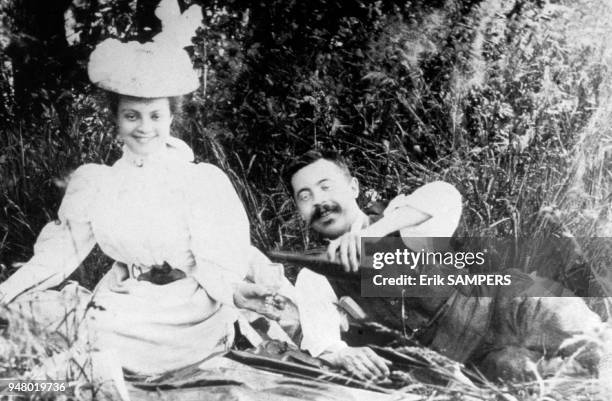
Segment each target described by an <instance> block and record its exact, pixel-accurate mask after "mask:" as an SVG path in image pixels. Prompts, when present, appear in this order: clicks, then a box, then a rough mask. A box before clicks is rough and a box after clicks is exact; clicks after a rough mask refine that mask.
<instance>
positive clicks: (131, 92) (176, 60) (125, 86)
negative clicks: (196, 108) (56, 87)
mask: <svg viewBox="0 0 612 401" xmlns="http://www.w3.org/2000/svg"><path fill="white" fill-rule="evenodd" d="M155 15H156V16H157V17H158V18H159V19H160V20H161V21H162V32H161V33H159V34H158V35H156V36H155V37H154V38H153V41H152V42H147V43H139V42H135V41H133V42H127V43H123V42H120V41H119V40H117V39H106V40H104V41H102V42H101V43H99V44H98V45H97V46H96V48H95V49H94V51H93V52H92V53H91V56H90V58H89V64H88V66H87V73H88V75H89V79H90V80H91V82H92V83H93V84H94V85H96V86H98V87H100V88H102V89H105V90H108V91H111V92H115V93H119V94H122V95H128V96H135V97H148V98H155V97H170V96H180V95H184V94H186V93H189V92H193V91H194V90H196V89H198V87H199V85H200V81H199V79H198V73H197V71H196V70H194V69H193V65H192V63H191V60H190V58H189V55H188V54H187V52H185V50H184V47H185V46H188V45H189V44H190V42H191V37H192V36H193V34H194V32H195V29H196V28H197V27H198V26H200V24H201V20H202V10H201V8H200V7H199V6H196V5H193V6H191V7H190V8H189V9H188V10H187V11H185V12H184V13H182V14H181V12H180V10H179V8H178V4H177V3H176V0H162V1H161V2H160V4H159V6H158V7H157V9H156V10H155Z"/></svg>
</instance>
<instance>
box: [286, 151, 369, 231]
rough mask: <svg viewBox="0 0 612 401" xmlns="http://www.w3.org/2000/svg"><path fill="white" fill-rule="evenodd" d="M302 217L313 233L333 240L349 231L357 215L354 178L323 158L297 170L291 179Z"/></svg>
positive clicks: (356, 184)
mask: <svg viewBox="0 0 612 401" xmlns="http://www.w3.org/2000/svg"><path fill="white" fill-rule="evenodd" d="M291 186H292V188H293V196H294V198H295V202H296V204H297V207H298V211H299V212H300V215H301V216H302V218H303V219H304V220H305V221H306V222H307V223H308V225H309V226H310V227H311V228H312V229H314V230H315V231H317V232H319V233H321V234H322V235H323V236H325V237H328V238H336V237H338V236H340V235H342V234H344V233H346V232H348V231H349V229H350V227H351V224H352V223H353V222H354V221H355V219H356V218H357V217H358V215H359V206H358V205H357V201H356V199H357V195H359V184H358V182H357V179H356V178H354V177H349V176H347V174H346V173H345V172H344V171H343V170H341V169H340V167H338V166H337V165H336V164H334V163H333V162H330V161H328V160H325V159H320V160H317V161H316V162H314V163H311V164H309V165H307V166H306V167H303V168H302V169H300V170H298V171H297V172H296V173H295V174H294V175H293V177H292V178H291Z"/></svg>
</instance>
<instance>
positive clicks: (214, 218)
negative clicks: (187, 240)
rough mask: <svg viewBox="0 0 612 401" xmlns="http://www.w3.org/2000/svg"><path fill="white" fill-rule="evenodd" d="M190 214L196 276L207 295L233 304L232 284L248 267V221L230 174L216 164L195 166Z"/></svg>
mask: <svg viewBox="0 0 612 401" xmlns="http://www.w3.org/2000/svg"><path fill="white" fill-rule="evenodd" d="M194 169H195V179H194V182H193V187H192V190H191V191H190V193H191V194H193V196H194V198H193V199H192V211H191V217H190V222H189V225H190V234H191V250H192V252H193V255H194V258H195V261H196V268H195V270H194V272H193V276H194V278H195V279H196V280H197V281H198V283H199V284H200V285H201V286H202V287H203V288H204V289H205V290H206V292H207V293H208V295H209V296H210V297H211V298H213V299H215V300H217V301H219V302H222V303H225V304H229V305H233V304H234V298H233V293H234V289H233V286H234V285H235V284H237V283H239V282H241V281H242V280H243V279H244V278H245V276H246V274H247V271H248V267H249V255H250V246H251V243H250V233H249V221H248V218H247V214H246V212H245V210H244V206H243V205H242V202H241V201H240V199H239V198H238V194H237V193H236V190H235V189H234V187H233V185H232V184H231V182H230V180H229V179H228V177H227V176H226V175H225V174H224V173H223V172H222V171H221V170H220V169H219V168H217V167H215V166H213V165H210V164H205V163H201V164H198V165H196V166H194Z"/></svg>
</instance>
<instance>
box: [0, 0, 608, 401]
mask: <svg viewBox="0 0 612 401" xmlns="http://www.w3.org/2000/svg"><path fill="white" fill-rule="evenodd" d="M510 7H511V6H510V5H507V4H504V2H501V1H494V0H488V1H484V2H482V3H481V5H480V6H479V7H477V8H476V9H474V11H473V12H472V13H471V14H470V15H469V20H468V21H466V22H465V24H466V26H470V27H472V28H471V30H470V31H469V32H470V34H471V35H473V37H472V40H470V41H469V42H468V43H469V46H462V45H461V44H457V46H456V47H455V48H453V54H452V56H453V57H455V61H453V62H452V63H451V64H450V65H451V66H452V68H451V69H450V70H449V71H447V73H448V76H449V77H448V79H447V81H444V82H446V83H447V84H448V85H447V87H446V88H443V89H442V90H440V89H439V88H438V89H437V88H436V87H435V85H434V82H432V79H431V77H429V76H428V75H427V73H426V71H425V69H424V68H422V65H424V64H426V62H427V60H428V59H427V58H428V57H430V56H429V54H430V53H435V52H436V51H437V50H439V49H436V46H437V45H436V42H435V40H434V39H435V35H436V32H438V31H439V30H440V29H441V27H442V26H443V24H444V23H445V21H446V19H445V18H446V16H445V15H444V14H443V13H438V14H436V15H432V16H431V18H429V19H427V20H426V24H427V29H421V26H416V27H414V26H410V25H409V24H407V23H406V22H405V21H402V20H390V21H388V22H389V24H388V28H386V30H385V31H384V32H383V34H382V35H380V36H379V37H376V38H372V43H371V44H370V46H369V50H368V53H367V54H366V56H367V57H366V60H367V61H364V63H365V64H367V66H368V68H371V69H375V70H376V73H373V74H369V75H367V79H364V80H363V82H364V85H366V86H365V89H364V90H363V92H364V94H362V95H363V99H366V98H367V99H368V100H367V101H366V100H364V101H363V105H361V106H360V107H362V108H361V109H360V110H359V113H361V114H360V118H361V119H362V120H363V121H364V123H363V124H364V125H365V127H364V130H363V131H364V132H368V133H375V132H377V128H376V126H377V125H380V124H383V123H385V124H388V125H389V126H390V127H393V128H392V129H389V132H388V133H387V136H386V137H384V138H380V137H376V136H374V135H365V134H363V135H359V134H356V133H354V132H351V135H352V136H351V135H348V134H343V130H345V129H346V128H345V126H344V125H343V124H341V123H340V125H338V124H336V122H335V121H336V120H335V119H334V117H335V116H334V115H332V114H324V115H320V116H318V120H320V121H333V122H334V126H335V128H334V130H333V131H334V132H331V131H332V130H331V128H330V132H327V133H325V132H324V133H319V135H321V136H322V137H324V136H325V135H328V136H329V138H328V139H333V140H335V141H336V143H337V144H338V147H339V148H341V149H344V150H347V151H348V152H349V154H351V155H352V156H354V159H355V160H356V161H357V162H358V163H357V164H358V165H359V166H358V168H356V169H355V172H356V175H357V177H358V178H359V180H360V182H361V183H362V188H363V191H362V197H361V199H360V201H361V202H362V204H366V203H367V202H368V201H369V200H371V199H374V198H376V197H382V198H389V197H391V196H393V195H394V194H396V193H398V192H409V191H411V190H413V189H414V188H416V187H417V186H419V185H421V184H423V183H425V182H429V181H432V180H434V179H443V180H446V181H448V182H451V183H453V184H455V185H456V186H457V187H458V188H459V190H460V192H461V193H462V194H463V196H464V207H465V209H464V217H463V221H462V225H461V229H460V233H459V235H460V236H483V237H505V238H515V239H516V240H517V241H519V239H520V238H537V237H539V236H545V235H547V234H549V233H550V229H551V226H550V224H548V223H547V221H549V217H550V216H551V215H553V216H554V217H555V221H557V222H558V223H560V225H561V226H562V227H563V229H564V230H565V231H566V232H567V233H569V234H571V235H573V236H574V237H576V239H577V241H578V242H579V245H580V249H581V251H582V252H583V257H584V259H585V260H586V262H587V266H589V267H591V268H592V269H593V270H594V272H595V273H596V278H597V280H598V283H599V285H600V286H601V288H602V291H603V294H599V295H608V294H612V288H611V286H612V284H610V283H612V281H611V280H610V279H609V278H610V275H611V274H612V273H610V270H609V266H608V264H609V263H608V261H609V260H610V256H612V255H610V252H611V251H612V247H605V246H602V240H601V239H599V238H602V237H611V236H612V222H611V221H610V216H611V212H612V210H611V209H610V205H611V202H610V194H612V179H611V178H612V170H611V168H612V164H611V163H610V151H611V149H612V131H611V129H612V128H610V127H611V126H612V124H611V121H610V116H611V115H612V81H611V79H610V73H609V71H608V69H609V68H608V66H609V65H612V58H611V57H610V56H611V55H612V53H611V52H610V45H609V43H608V42H609V38H610V37H611V34H612V27H611V22H609V21H612V18H610V17H612V11H611V9H610V5H608V4H607V3H606V2H605V1H603V0H601V1H593V2H591V1H579V2H557V3H554V4H547V5H546V6H545V7H544V9H543V10H539V9H537V8H533V9H529V10H527V11H526V12H525V14H524V18H522V19H516V20H508V19H507V18H505V15H507V13H508V12H509V8H510ZM457 29H459V28H457ZM415 43H416V44H419V46H416V45H414V44H415ZM413 45H414V46H413ZM415 46H416V47H415ZM414 48H418V49H420V52H414V51H411V49H414ZM389 55H392V56H393V57H394V58H393V59H394V60H396V63H395V64H393V66H392V67H389V69H387V70H385V68H383V66H385V65H388V60H387V59H388V58H389ZM368 63H369V64H368ZM398 66H403V67H401V68H409V69H410V79H411V80H412V81H410V82H411V85H406V84H405V81H402V80H401V79H399V78H398V77H400V78H401V71H399V72H398V71H397V69H399V70H401V68H400V67H398ZM406 66H407V67H406ZM364 68H365V67H364ZM394 74H395V75H394ZM313 79H314V78H313ZM436 79H438V78H436ZM212 84H213V83H212V82H211V85H212ZM408 87H409V88H410V89H407V88H408ZM322 93H323V92H322ZM317 96H319V97H320V98H325V96H323V95H321V93H318V95H317ZM315 97H316V96H315ZM363 99H362V100H363ZM315 100H316V99H315ZM313 101H314V100H313ZM74 103H75V105H74V108H75V110H74V113H73V118H72V120H71V123H70V124H68V125H67V126H65V125H62V123H61V122H60V121H59V119H58V118H57V116H55V115H54V114H53V112H52V110H51V111H50V113H49V114H48V115H45V116H41V118H40V121H39V122H38V123H37V124H27V125H26V124H25V123H18V122H13V123H11V124H8V126H5V127H3V131H2V133H1V135H2V136H1V137H0V146H1V147H2V149H3V154H2V156H0V176H1V177H2V181H0V199H1V201H0V205H1V206H2V208H1V210H0V262H1V264H0V268H1V269H2V271H1V272H0V281H1V280H3V278H5V277H7V275H8V274H10V273H11V272H12V271H13V270H14V269H15V266H14V263H15V262H19V261H24V260H27V259H28V258H29V256H31V252H32V250H31V246H32V244H33V243H34V241H35V238H36V235H37V233H38V232H39V231H40V229H41V228H42V226H43V224H45V223H46V222H48V221H50V220H53V219H54V218H55V216H56V210H57V207H58V205H59V201H60V199H61V195H62V191H63V187H64V186H65V178H66V175H67V174H68V173H69V172H70V171H71V170H73V169H74V168H75V167H76V166H78V165H80V164H82V163H86V162H96V163H111V162H112V161H113V160H115V159H116V158H117V156H118V154H119V148H118V145H117V143H116V142H114V141H113V138H112V127H111V126H110V125H109V124H108V122H107V119H106V116H105V112H104V110H100V109H99V107H98V106H97V103H95V100H94V98H93V97H92V96H90V95H89V94H81V95H78V96H77V97H76V99H75V102H74ZM331 103H333V102H331ZM355 107H356V106H355ZM322 109H323V111H321V113H333V112H334V109H333V107H332V106H330V107H328V108H322ZM330 110H331V111H330ZM388 110H391V111H389V112H388V113H387V111H388ZM385 113H387V114H385ZM406 115H410V116H411V117H410V119H408V118H406V117H405V116H406ZM340 117H342V116H340ZM236 118H238V117H236ZM316 119H317V118H313V120H316ZM383 120H384V121H383ZM415 121H416V122H415ZM338 122H339V120H338ZM236 125H237V126H239V124H236ZM181 127H182V128H181V130H180V131H181V132H180V135H181V136H183V137H184V138H185V139H186V140H187V141H188V142H190V143H193V144H195V145H196V146H195V147H196V148H198V149H206V153H203V152H201V153H200V154H199V156H200V157H201V158H203V159H205V160H206V161H209V162H212V163H214V164H216V165H218V166H220V167H221V168H222V169H223V170H224V171H226V172H227V173H228V175H229V176H230V178H231V179H232V181H233V182H234V184H235V186H236V188H237V190H238V192H239V194H240V196H241V198H242V200H243V203H244V205H245V207H246V209H247V211H248V213H249V216H250V219H251V223H252V238H253V242H254V243H255V244H257V245H258V246H260V247H261V248H262V249H272V248H283V249H288V248H290V249H303V248H307V247H308V246H309V245H310V244H311V243H312V242H313V241H314V240H313V239H312V238H310V237H309V235H308V233H307V232H306V230H305V227H304V226H303V224H302V223H301V222H300V221H299V219H298V217H297V215H296V214H295V212H294V209H293V204H292V201H291V199H290V197H289V196H288V193H287V189H286V188H285V187H284V186H283V184H282V183H281V182H280V180H279V170H280V168H282V162H283V160H285V159H283V158H282V157H280V156H279V155H277V154H265V153H257V152H253V153H252V154H251V153H249V152H248V149H247V150H246V151H245V150H244V149H241V148H240V144H239V142H240V139H241V137H240V135H241V133H240V132H236V133H235V134H236V135H235V136H234V137H233V138H234V139H237V141H232V136H231V135H229V136H228V135H227V133H226V132H225V130H226V128H225V127H221V126H216V125H214V124H209V125H206V126H204V125H203V124H202V123H201V122H200V121H196V120H194V119H191V120H190V119H189V118H187V121H186V123H185V124H184V125H182V126H181ZM409 127H410V128H409ZM414 127H416V128H414ZM413 128H414V130H413ZM415 132H418V133H419V140H418V141H416V140H414V138H413V136H414V135H415ZM291 135H298V134H297V133H294V132H291ZM228 138H229V139H228ZM427 141H431V142H432V143H434V144H435V145H436V146H437V147H438V149H437V153H436V155H437V157H435V158H428V157H424V156H423V157H422V154H423V153H426V149H425V145H424V144H426V143H427ZM291 149H292V148H289V147H288V148H287V149H286V151H287V152H288V153H289V156H294V155H293V154H291ZM261 166H264V167H266V168H261ZM262 171H266V172H267V173H266V174H261V172H262ZM366 193H367V195H366ZM534 242H535V241H534ZM528 251H529V250H528ZM533 251H535V249H533ZM108 267H109V262H108V260H107V259H105V257H104V255H102V254H101V252H100V251H99V250H98V251H96V252H94V253H93V255H92V256H90V258H89V259H88V260H87V261H86V262H85V264H84V267H82V268H81V269H80V270H79V271H78V272H77V273H75V275H74V276H73V278H76V279H78V281H79V282H80V283H81V284H83V285H85V286H86V287H88V288H92V287H93V285H94V284H95V283H96V282H97V280H98V279H99V278H100V277H101V275H102V274H103V273H104V271H105V269H106V268H108ZM527 268H528V269H535V268H537V266H527ZM292 274H294V272H293V273H292ZM587 301H588V302H589V303H590V304H592V305H593V306H594V308H595V309H596V310H598V312H599V313H600V315H602V316H603V317H604V318H605V319H608V318H609V313H608V312H607V311H608V310H609V306H608V305H607V304H606V303H605V302H604V301H602V299H601V298H598V299H593V300H587ZM1 315H2V316H4V317H7V318H8V319H9V320H10V322H11V329H10V330H5V331H3V333H2V336H0V349H1V352H0V377H12V378H23V377H26V375H27V374H28V372H31V371H33V370H36V369H38V368H39V367H40V366H42V363H43V362H44V361H46V360H48V358H49V357H50V356H52V355H56V354H58V353H60V351H62V350H66V349H69V348H70V346H71V345H72V343H71V341H67V339H66V338H65V336H64V337H62V336H60V335H59V333H58V332H56V331H51V332H48V331H45V330H43V329H41V328H40V327H39V326H37V325H36V324H32V322H29V321H28V320H27V319H24V318H20V317H19V316H15V315H9V314H8V312H7V311H6V310H4V311H2V312H1ZM592 342H594V343H596V344H598V346H599V347H608V346H609V344H608V343H607V342H606V341H604V340H602V339H598V338H595V339H592ZM402 352H404V353H405V354H406V355H415V354H416V355H418V356H419V357H421V358H425V359H426V360H427V361H428V364H429V367H430V369H431V370H432V371H434V372H438V373H439V374H442V375H444V376H445V377H447V378H448V379H449V382H448V384H446V385H434V384H428V383H426V382H423V381H419V379H418V378H415V377H413V376H412V375H410V374H409V373H406V372H404V373H401V372H398V373H397V375H398V380H403V381H404V382H405V386H404V387H402V388H401V390H400V391H403V392H406V393H418V394H422V395H423V396H425V397H426V398H427V399H431V400H453V399H456V400H464V399H474V400H515V399H516V400H542V401H545V400H606V399H608V398H609V397H608V395H607V394H606V393H605V392H604V391H605V390H604V389H605V388H606V387H605V386H602V382H600V381H599V379H597V378H595V377H591V378H576V377H572V376H569V375H565V374H563V375H562V374H561V372H563V370H564V366H565V365H563V364H561V365H559V366H556V367H555V369H556V370H555V371H553V372H552V373H551V374H550V375H548V376H545V377H541V376H540V375H539V373H538V371H537V369H535V368H534V369H533V373H534V377H535V379H534V380H531V381H528V382H524V383H518V384H508V383H506V384H500V383H497V382H496V383H493V382H489V381H486V380H484V379H481V380H482V382H481V383H480V385H478V386H474V385H472V384H470V383H469V382H466V381H465V380H464V379H463V378H462V377H461V376H460V375H458V373H457V364H456V363H455V362H453V361H451V360H448V359H446V358H444V357H442V356H440V355H434V354H433V353H432V351H429V350H427V349H422V348H414V349H404V350H403V351H402ZM570 360H571V358H568V359H567V361H570ZM566 364H567V363H566ZM71 374H74V376H71V377H69V379H70V380H76V378H77V375H76V372H72V373H71ZM606 379H607V376H602V378H601V381H604V380H606ZM604 384H605V383H604Z"/></svg>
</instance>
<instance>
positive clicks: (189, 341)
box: [0, 39, 271, 374]
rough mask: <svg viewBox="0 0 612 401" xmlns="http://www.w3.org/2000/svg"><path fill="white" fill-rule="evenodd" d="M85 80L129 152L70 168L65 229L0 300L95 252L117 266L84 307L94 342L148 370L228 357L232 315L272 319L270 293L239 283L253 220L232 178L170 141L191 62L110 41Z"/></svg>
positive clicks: (170, 51) (155, 48) (189, 87)
mask: <svg viewBox="0 0 612 401" xmlns="http://www.w3.org/2000/svg"><path fill="white" fill-rule="evenodd" d="M88 72H89V77H90V79H91V80H92V82H93V83H94V84H95V85H97V86H99V87H100V88H102V89H104V90H106V91H110V92H112V93H111V98H112V99H114V100H112V101H111V107H112V108H113V110H112V112H113V113H114V116H115V121H116V126H117V136H118V139H119V140H120V141H122V142H123V144H124V146H123V156H122V157H121V159H120V160H119V161H117V162H116V163H115V164H114V165H112V166H105V165H98V164H86V165H83V166H81V167H79V168H78V169H77V170H76V171H75V172H74V174H73V175H72V177H71V179H70V182H69V185H68V188H67V190H66V194H65V196H64V198H63V200H62V203H61V206H60V208H59V212H58V221H57V222H51V223H49V224H47V225H46V226H45V227H44V228H43V230H42V232H41V234H40V236H39V237H38V240H37V242H36V245H35V247H34V256H33V257H32V259H30V261H29V262H28V263H26V264H25V265H24V266H23V267H21V268H20V269H19V270H18V271H17V272H16V273H15V274H14V275H12V276H11V277H9V279H8V280H7V281H5V282H4V283H2V284H0V303H3V304H8V303H10V302H11V301H13V300H14V299H15V298H17V301H18V300H19V299H20V298H18V297H19V296H20V295H21V294H23V293H30V294H31V293H32V292H37V291H40V290H45V289H49V288H51V287H54V286H57V285H59V284H60V283H62V281H64V279H65V278H66V277H67V276H68V275H69V274H70V273H71V272H72V271H74V269H76V268H77V267H78V266H79V264H80V263H81V261H82V260H83V259H84V258H85V257H86V256H87V254H88V253H89V252H90V251H91V249H92V248H93V246H94V245H95V244H98V245H99V246H100V248H101V249H102V251H103V252H104V253H105V254H107V255H108V256H110V257H111V258H113V259H114V260H115V261H116V262H115V263H114V265H113V267H112V269H111V270H110V271H109V272H108V274H106V275H105V276H104V278H103V279H102V280H101V282H100V283H99V284H98V286H97V287H96V289H95V291H94V294H93V296H92V298H91V302H89V304H88V305H89V307H88V308H87V312H86V316H87V318H86V319H85V322H86V326H88V329H87V330H86V333H87V341H88V342H89V344H90V345H92V346H93V347H95V348H97V349H109V350H112V351H113V352H114V354H115V355H116V356H117V357H118V358H119V362H120V365H121V366H122V367H124V368H127V369H129V370H131V371H134V372H138V373H141V374H154V373H159V372H163V371H167V370H169V369H174V368H179V367H182V366H186V365H188V364H191V363H195V362H197V361H200V360H202V359H204V358H206V357H207V356H209V355H211V354H214V353H216V352H220V351H224V350H226V349H227V348H228V347H229V346H230V345H231V343H232V339H233V323H234V321H235V320H236V315H237V311H236V308H235V307H236V306H238V307H244V308H248V309H253V310H257V311H264V312H265V311H266V309H265V308H266V304H265V302H264V300H265V298H266V297H267V296H269V295H271V294H270V293H269V292H268V291H267V290H266V289H265V288H263V287H261V286H258V285H255V284H246V283H244V282H243V278H244V277H245V275H246V273H247V269H248V260H247V258H248V255H249V254H250V241H249V224H248V220H247V216H246V213H245V211H244V208H243V205H242V204H241V202H240V200H239V198H238V196H237V195H236V192H235V190H234V188H233V187H232V185H231V183H230V181H229V180H228V178H227V177H226V175H225V174H224V173H223V172H222V171H221V170H219V169H218V168H216V167H214V166H212V165H210V164H205V163H201V164H192V163H191V161H192V159H193V154H192V152H191V149H189V147H188V146H187V145H186V144H185V143H183V142H182V141H180V140H178V139H176V138H173V137H171V136H170V126H171V123H172V120H173V117H174V113H175V108H176V99H174V97H175V96H180V95H183V94H185V93H188V92H191V91H193V90H195V89H197V88H198V84H199V80H198V77H197V75H196V73H195V71H194V70H193V68H192V65H191V62H190V60H189V57H188V55H187V54H186V53H185V52H184V51H183V50H182V49H181V48H180V47H177V46H174V47H172V46H169V45H168V43H157V42H152V43H146V44H140V43H137V42H130V43H121V42H119V41H117V40H113V39H110V40H106V41H104V42H102V43H101V44H100V45H99V46H98V47H97V48H96V49H95V50H94V52H93V53H92V56H91V58H90V63H89V66H88ZM26 298H27V296H26ZM22 299H23V297H22ZM29 299H31V295H30V298H29ZM17 301H16V302H15V303H13V305H18V304H19V302H17ZM87 301H89V299H87ZM82 305H83V303H81V306H82ZM48 307H49V305H43V306H41V308H43V309H44V308H48ZM81 338H83V336H81Z"/></svg>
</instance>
